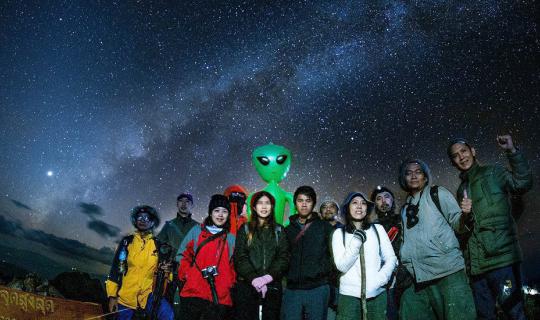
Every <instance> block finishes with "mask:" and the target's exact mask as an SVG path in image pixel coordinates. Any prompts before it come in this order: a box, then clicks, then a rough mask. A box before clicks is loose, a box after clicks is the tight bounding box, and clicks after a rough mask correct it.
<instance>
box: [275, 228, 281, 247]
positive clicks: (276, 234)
mask: <svg viewBox="0 0 540 320" xmlns="http://www.w3.org/2000/svg"><path fill="white" fill-rule="evenodd" d="M274 234H275V236H276V245H279V236H280V235H281V226H276V227H275V229H274Z"/></svg>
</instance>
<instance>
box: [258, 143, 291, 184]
mask: <svg viewBox="0 0 540 320" xmlns="http://www.w3.org/2000/svg"><path fill="white" fill-rule="evenodd" d="M291 158H292V155H291V152H290V151H289V150H288V149H287V148H285V147H282V146H278V145H275V144H272V143H270V144H267V145H264V146H260V147H257V148H255V150H254V151H253V154H252V156H251V160H252V161H253V164H254V165H255V169H256V170H257V172H258V173H259V176H261V178H262V179H263V180H264V181H266V182H267V183H270V182H271V181H275V182H276V183H279V182H281V180H283V179H284V178H285V176H287V172H289V168H290V167H291Z"/></svg>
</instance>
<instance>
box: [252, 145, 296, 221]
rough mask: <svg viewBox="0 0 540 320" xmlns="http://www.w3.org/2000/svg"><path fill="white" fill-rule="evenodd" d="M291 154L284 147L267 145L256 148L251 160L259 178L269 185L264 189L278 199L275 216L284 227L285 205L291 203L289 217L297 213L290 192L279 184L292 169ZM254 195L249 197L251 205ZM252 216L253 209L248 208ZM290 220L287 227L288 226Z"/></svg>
mask: <svg viewBox="0 0 540 320" xmlns="http://www.w3.org/2000/svg"><path fill="white" fill-rule="evenodd" d="M291 158H292V154H291V152H290V151H289V150H288V149H287V148H285V147H282V146H278V145H275V144H272V143H270V144H267V145H264V146H260V147H257V148H255V150H254V151H253V154H252V155H251V160H252V161H253V165H255V169H256V170H257V173H259V176H260V177H261V178H262V179H263V180H264V181H265V182H266V183H268V185H267V186H266V187H265V188H264V189H263V190H264V191H267V192H269V193H270V194H272V195H273V196H274V198H275V199H276V206H275V208H274V214H275V217H276V222H277V223H279V224H282V225H283V218H284V216H285V203H286V202H288V203H289V211H290V214H289V216H291V215H293V214H294V212H295V209H294V203H293V195H292V193H290V192H287V191H285V190H283V189H282V188H281V187H280V186H279V183H280V182H281V180H283V179H284V178H285V177H286V176H287V172H289V168H290V167H291ZM252 196H253V193H252V194H250V195H249V197H248V199H247V203H251V197H252ZM250 215H251V208H250V207H249V206H248V216H250ZM288 222H289V221H288V220H287V221H286V223H285V225H286V224H288Z"/></svg>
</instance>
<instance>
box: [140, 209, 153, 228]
mask: <svg viewBox="0 0 540 320" xmlns="http://www.w3.org/2000/svg"><path fill="white" fill-rule="evenodd" d="M135 225H136V226H137V230H140V231H147V230H150V229H151V228H152V227H153V226H154V220H152V217H151V216H150V215H149V214H148V213H144V212H143V213H139V214H138V215H137V218H136V223H135Z"/></svg>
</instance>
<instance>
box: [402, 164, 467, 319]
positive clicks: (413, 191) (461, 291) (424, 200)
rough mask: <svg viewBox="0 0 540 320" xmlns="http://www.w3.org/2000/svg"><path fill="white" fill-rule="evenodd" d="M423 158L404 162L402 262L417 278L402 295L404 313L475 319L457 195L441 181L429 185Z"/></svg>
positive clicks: (413, 316)
mask: <svg viewBox="0 0 540 320" xmlns="http://www.w3.org/2000/svg"><path fill="white" fill-rule="evenodd" d="M431 182H432V181H431V173H430V170H429V167H428V166H427V164H426V163H425V162H423V161H421V160H418V159H414V160H406V161H405V162H403V163H402V164H401V166H400V170H399V184H400V186H401V188H402V189H403V190H404V191H406V192H407V193H408V195H407V198H406V201H405V202H406V203H405V204H404V205H403V207H402V210H401V218H402V222H403V244H402V245H401V250H400V256H401V259H400V260H401V262H402V263H403V265H404V266H405V267H406V268H407V270H408V272H409V273H410V274H411V277H412V279H413V285H411V286H410V287H408V288H407V289H405V291H404V292H403V295H402V297H401V304H400V319H415V320H420V319H440V320H442V319H476V310H475V307H474V301H473V296H472V291H471V288H470V287H469V284H468V282H467V276H466V274H465V270H464V269H465V262H464V260H463V255H462V253H461V250H460V247H459V242H458V239H457V237H456V234H455V233H456V232H457V233H458V234H459V233H462V232H464V231H463V230H462V229H463V221H462V220H463V219H462V216H465V215H462V212H461V208H460V206H459V205H458V203H457V201H456V199H455V198H454V197H453V195H452V194H451V193H450V191H448V190H447V189H445V188H443V187H437V186H433V187H430V183H431Z"/></svg>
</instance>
